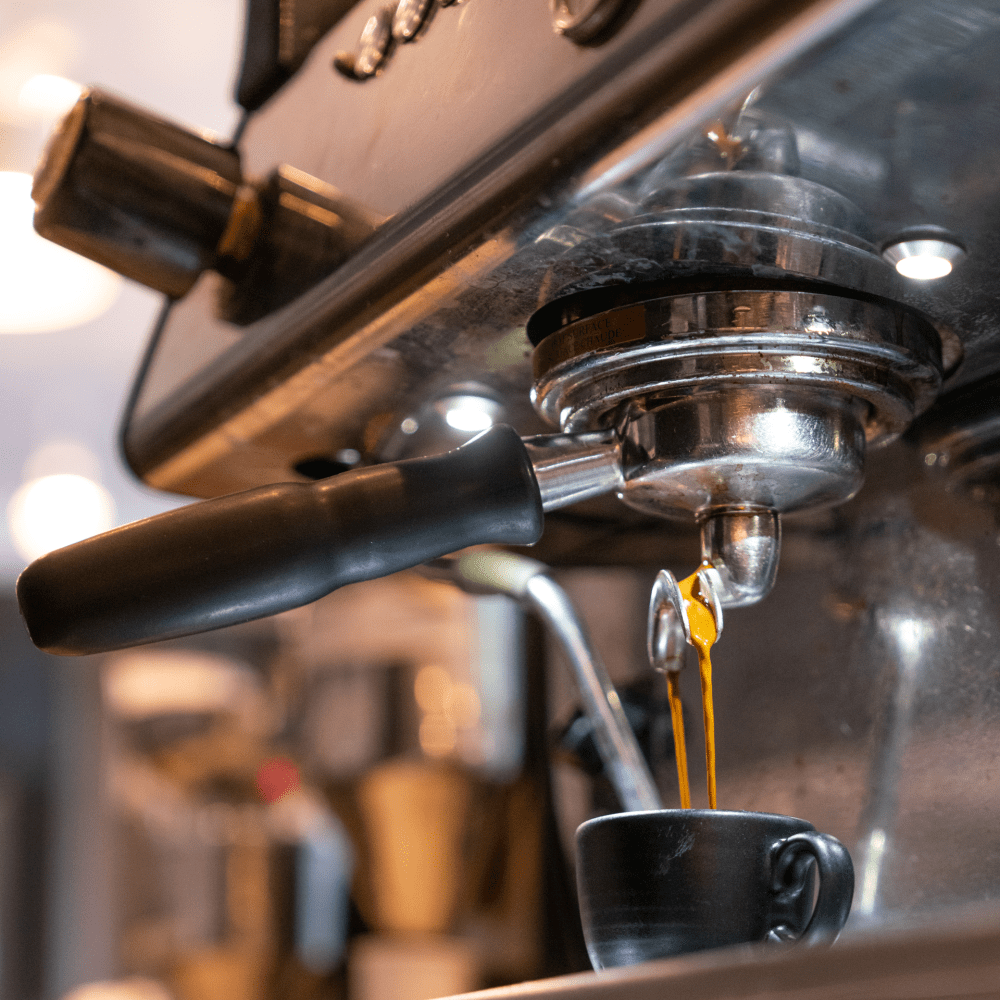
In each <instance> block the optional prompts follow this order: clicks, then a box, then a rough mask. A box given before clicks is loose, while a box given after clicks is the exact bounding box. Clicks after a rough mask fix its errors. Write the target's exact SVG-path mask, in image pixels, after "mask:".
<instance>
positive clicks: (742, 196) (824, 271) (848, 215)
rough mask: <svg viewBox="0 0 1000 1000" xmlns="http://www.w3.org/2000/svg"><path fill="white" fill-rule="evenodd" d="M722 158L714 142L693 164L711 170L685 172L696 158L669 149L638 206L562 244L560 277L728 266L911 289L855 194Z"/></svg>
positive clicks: (883, 291) (676, 273)
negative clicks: (878, 244) (884, 253)
mask: <svg viewBox="0 0 1000 1000" xmlns="http://www.w3.org/2000/svg"><path fill="white" fill-rule="evenodd" d="M720 131H721V129H720ZM732 141H733V142H735V141H736V140H735V139H733V140H732ZM681 151H682V152H683V148H682V150H681ZM720 160H721V156H720V154H719V152H718V151H717V150H715V149H714V148H713V152H712V158H711V159H709V160H708V161H707V162H705V161H703V160H702V159H699V160H698V161H696V163H695V164H694V166H695V167H697V168H704V169H705V171H706V172H705V173H702V174H698V175H694V176H688V175H686V174H685V175H682V176H680V177H677V176H675V175H676V172H677V171H679V170H680V171H683V170H687V169H691V168H692V164H691V163H690V162H689V160H688V158H687V157H684V156H681V157H679V158H677V157H667V158H666V160H665V161H663V162H662V163H661V164H660V165H659V166H658V167H657V168H656V169H655V170H654V171H653V172H652V174H651V176H650V177H648V178H647V179H646V180H645V182H644V184H643V186H642V187H641V188H640V190H639V192H638V194H639V195H640V201H639V203H638V205H637V206H636V210H635V213H634V216H633V217H632V218H628V219H625V220H623V221H622V222H620V223H619V224H618V225H615V226H613V227H612V228H610V229H608V230H607V231H606V232H602V233H599V234H597V235H595V236H593V237H591V238H589V239H586V240H583V241H581V242H580V243H579V244H578V245H576V246H574V247H573V248H572V249H571V250H570V251H569V252H567V253H564V254H562V255H561V256H560V257H559V258H558V259H557V260H556V261H555V262H554V264H553V273H552V276H551V278H550V281H551V282H552V284H554V285H558V286H562V287H563V290H564V291H565V290H566V289H567V288H569V289H572V288H574V287H575V286H576V284H577V283H578V282H579V275H580V274H581V273H586V272H588V271H593V270H595V269H597V268H601V269H603V270H605V271H613V272H614V273H617V274H620V275H622V277H623V278H625V277H626V276H631V277H632V280H641V281H650V280H655V279H657V278H665V279H666V278H672V279H676V278H687V277H691V276H692V275H693V274H696V273H699V272H703V271H705V269H711V268H725V269H726V270H725V272H721V273H723V274H725V275H727V276H732V275H735V274H739V273H740V272H743V273H746V275H747V276H748V277H749V276H751V275H752V276H753V277H755V278H762V277H766V276H768V275H771V276H784V277H787V276H789V275H794V276H796V277H800V278H806V279H813V280H820V281H824V282H829V283H830V284H834V285H838V286H840V287H842V288H849V289H852V290H855V291H859V292H865V293H869V294H872V295H879V296H883V297H886V298H900V297H902V292H903V283H902V279H901V278H900V276H899V275H898V274H897V273H896V272H895V271H894V269H893V268H892V267H889V266H887V264H886V262H885V261H883V260H882V259H881V258H880V257H879V255H878V252H877V250H876V248H875V246H874V243H873V238H874V235H873V231H872V228H871V226H870V224H869V222H868V220H867V219H866V218H865V216H864V213H863V212H862V211H861V210H860V209H859V208H858V207H857V206H856V205H854V204H853V203H852V202H851V201H850V200H848V199H847V198H845V197H844V196H843V195H841V194H838V193H837V192H836V191H833V190H831V189H830V188H828V187H826V186H824V185H822V184H817V183H815V182H812V181H809V180H806V179H804V178H802V177H795V176H788V175H783V174H775V173H768V172H764V171H760V170H752V169H742V168H741V165H742V161H741V162H737V163H736V166H735V168H734V169H732V170H720V169H719V166H720ZM584 284H586V282H584ZM730 287H732V286H730Z"/></svg>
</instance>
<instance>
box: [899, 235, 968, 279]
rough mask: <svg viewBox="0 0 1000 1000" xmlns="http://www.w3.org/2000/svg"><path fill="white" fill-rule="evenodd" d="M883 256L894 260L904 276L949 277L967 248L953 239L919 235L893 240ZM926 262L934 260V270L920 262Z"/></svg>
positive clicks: (917, 277)
mask: <svg viewBox="0 0 1000 1000" xmlns="http://www.w3.org/2000/svg"><path fill="white" fill-rule="evenodd" d="M882 256H883V257H884V258H885V259H886V260H887V261H888V262H889V263H890V264H894V265H895V267H896V270H897V271H898V272H899V273H900V274H902V275H903V277H905V278H912V279H914V280H917V281H920V280H935V279H938V278H945V277H947V276H948V275H949V274H951V272H952V269H953V268H954V266H955V265H956V264H957V263H958V262H959V261H960V260H961V259H962V258H963V257H964V256H965V251H964V250H963V249H962V247H960V246H959V245H958V244H957V243H953V242H951V241H950V240H942V239H919V238H918V239H905V240H900V241H899V242H898V243H890V244H889V245H888V246H887V247H886V248H885V249H884V250H883V251H882ZM926 262H930V263H931V265H932V269H931V270H928V268H927V267H926V266H921V265H924V264H925V263H926ZM914 265H916V266H914Z"/></svg>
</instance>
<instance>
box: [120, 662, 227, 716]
mask: <svg viewBox="0 0 1000 1000" xmlns="http://www.w3.org/2000/svg"><path fill="white" fill-rule="evenodd" d="M244 686H245V684H244V678H243V675H242V672H241V669H240V668H239V667H237V666H236V665H235V664H234V663H233V662H232V661H231V660H229V659H227V658H225V657H220V656H215V655H213V654H211V653H200V652H193V651H190V650H157V651H153V650H142V651H137V652H135V653H127V654H124V655H122V656H118V657H116V658H114V659H113V660H112V661H111V662H110V663H109V665H108V667H107V669H106V670H105V672H104V678H103V689H104V700H105V701H106V702H107V705H108V708H109V709H110V710H111V711H112V712H113V713H114V714H115V715H118V716H120V717H121V718H125V719H143V718H147V717H148V716H151V715H165V714H168V713H181V714H183V713H203V712H219V711H224V710H227V709H233V708H234V707H235V706H236V702H237V701H238V699H239V698H240V697H241V695H242V693H243V691H242V689H243V688H244Z"/></svg>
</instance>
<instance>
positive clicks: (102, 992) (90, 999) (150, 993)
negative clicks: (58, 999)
mask: <svg viewBox="0 0 1000 1000" xmlns="http://www.w3.org/2000/svg"><path fill="white" fill-rule="evenodd" d="M63 1000H171V998H170V994H169V993H168V992H167V990H166V988H165V987H163V986H161V985H160V983H158V982H157V981H156V980H155V979H146V978H144V977H141V976H132V977H131V978H129V979H117V980H113V981H107V982H101V983H87V984H86V985H85V986H78V987H77V988H76V989H75V990H72V991H70V992H69V993H67V994H65V995H64V997H63Z"/></svg>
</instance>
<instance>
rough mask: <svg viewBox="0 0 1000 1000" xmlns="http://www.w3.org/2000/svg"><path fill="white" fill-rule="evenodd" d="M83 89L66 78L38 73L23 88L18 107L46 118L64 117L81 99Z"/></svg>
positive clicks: (19, 95)
mask: <svg viewBox="0 0 1000 1000" xmlns="http://www.w3.org/2000/svg"><path fill="white" fill-rule="evenodd" d="M82 93H83V87H81V86H80V84H78V83H74V82H73V81H72V80H67V79H65V77H61V76H53V75H52V74H51V73H37V74H36V75H35V76H33V77H32V78H31V79H30V80H28V82H27V83H26V84H25V85H24V86H23V87H22V88H21V92H20V93H19V94H18V95H17V103H18V106H19V107H21V108H23V109H24V110H25V111H32V112H34V113H36V114H38V115H41V116H44V117H51V118H58V117H60V116H62V115H64V114H65V113H66V112H67V111H69V109H70V108H72V107H73V105H74V104H76V102H77V101H78V100H79V99H80V95H81V94H82Z"/></svg>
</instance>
